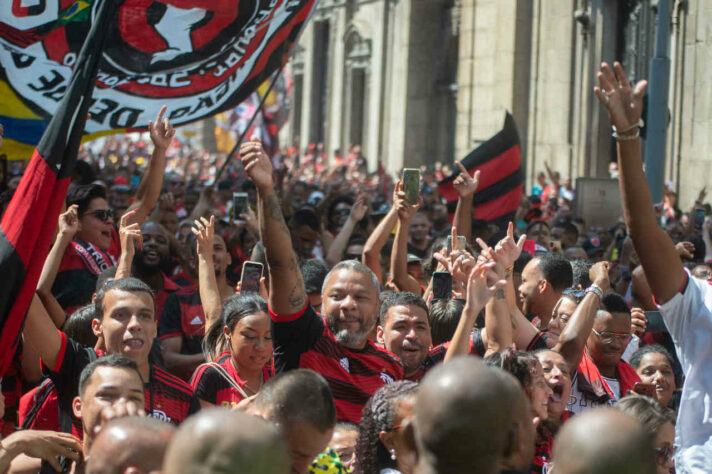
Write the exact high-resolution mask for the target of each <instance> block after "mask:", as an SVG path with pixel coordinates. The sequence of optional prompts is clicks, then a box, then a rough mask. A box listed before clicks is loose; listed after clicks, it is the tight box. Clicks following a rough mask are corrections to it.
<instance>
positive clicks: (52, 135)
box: [0, 0, 121, 375]
mask: <svg viewBox="0 0 712 474" xmlns="http://www.w3.org/2000/svg"><path fill="white" fill-rule="evenodd" d="M119 1H121V0H100V2H99V4H98V5H97V7H96V18H95V20H94V23H93V26H92V28H91V30H90V31H89V34H88V35H87V37H86V39H85V41H84V46H83V47H82V49H81V52H80V54H79V57H78V59H77V61H76V64H77V66H76V68H75V70H74V74H73V77H72V80H71V82H70V83H69V87H68V88H67V90H66V92H65V94H64V97H63V99H62V101H61V103H60V105H59V108H58V109H57V112H56V113H55V115H54V116H53V117H52V119H51V120H50V123H49V125H48V126H47V129H46V130H45V132H44V134H43V135H42V139H41V140H40V142H39V144H38V145H37V148H36V149H35V152H34V154H33V155H32V159H31V160H30V164H29V166H28V167H27V169H26V170H25V174H24V175H23V177H22V181H20V184H19V186H18V187H17V190H16V191H15V194H14V196H13V198H12V201H10V204H9V205H8V207H7V211H6V212H5V215H4V216H3V219H2V223H0V275H2V278H3V284H2V285H0V375H2V374H4V373H5V370H6V369H7V366H8V363H9V362H10V360H11V358H12V356H13V354H14V353H15V350H16V348H17V344H18V341H19V338H20V333H21V329H22V325H23V323H24V319H25V315H26V314H27V309H28V307H29V305H30V302H31V300H32V296H33V295H34V293H35V289H36V288H37V281H38V279H39V275H40V272H41V271H42V266H43V264H44V261H45V259H46V258H47V254H48V253H49V248H50V244H51V240H52V234H53V232H54V229H55V227H56V225H57V219H58V218H59V213H60V210H61V208H62V202H63V201H64V198H65V195H66V193H67V188H68V187H69V182H70V178H71V175H72V173H73V171H74V165H75V163H76V158H77V151H78V149H79V143H80V140H81V137H82V133H83V131H84V126H85V124H86V120H87V113H88V110H89V106H90V105H91V96H92V91H93V90H94V82H95V81H94V79H95V76H96V71H97V67H98V64H99V58H100V56H101V51H102V49H103V46H104V41H105V36H106V28H105V27H104V25H106V24H107V22H108V21H109V20H111V18H112V17H113V15H115V13H116V7H117V4H118V2H119Z"/></svg>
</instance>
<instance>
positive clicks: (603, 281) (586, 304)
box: [553, 262, 611, 373]
mask: <svg viewBox="0 0 712 474" xmlns="http://www.w3.org/2000/svg"><path fill="white" fill-rule="evenodd" d="M589 278H590V279H591V281H592V282H593V286H594V287H597V288H598V289H599V290H600V291H601V295H602V294H603V293H605V292H606V291H608V290H609V289H610V287H611V282H610V280H609V278H608V262H598V263H597V264H595V265H594V266H593V267H591V270H590V271H589ZM600 305H601V298H600V296H599V295H598V294H596V293H595V292H594V291H587V292H586V295H585V296H584V297H583V300H581V302H580V303H579V304H578V306H576V310H575V311H574V313H573V314H572V315H571V319H570V320H569V322H568V323H567V324H566V327H565V328H564V330H563V331H562V332H561V335H560V336H559V341H558V342H557V343H556V345H555V346H554V348H553V350H554V351H556V352H558V353H560V354H561V355H562V356H563V357H564V359H565V360H566V362H567V363H568V365H569V368H570V370H571V371H572V373H573V371H575V370H576V367H578V365H579V362H581V357H583V350H584V348H585V347H586V340H587V339H588V336H589V335H590V334H591V329H593V321H594V320H595V316H596V311H598V307H599V306H600Z"/></svg>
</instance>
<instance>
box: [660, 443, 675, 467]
mask: <svg viewBox="0 0 712 474" xmlns="http://www.w3.org/2000/svg"><path fill="white" fill-rule="evenodd" d="M655 455H656V456H657V458H658V464H665V463H667V462H668V461H670V460H671V459H672V458H673V457H674V456H675V447H674V446H663V447H662V448H655Z"/></svg>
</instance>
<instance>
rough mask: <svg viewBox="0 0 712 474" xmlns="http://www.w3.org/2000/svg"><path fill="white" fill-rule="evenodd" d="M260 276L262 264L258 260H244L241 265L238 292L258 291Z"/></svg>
mask: <svg viewBox="0 0 712 474" xmlns="http://www.w3.org/2000/svg"><path fill="white" fill-rule="evenodd" d="M260 278H262V264H261V263H258V262H245V263H244V264H243V265H242V276H241V278H240V282H241V289H240V292H242V293H259V292H260Z"/></svg>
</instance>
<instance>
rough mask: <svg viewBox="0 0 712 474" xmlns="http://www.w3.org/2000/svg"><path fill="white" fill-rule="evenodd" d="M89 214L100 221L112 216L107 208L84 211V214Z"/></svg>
mask: <svg viewBox="0 0 712 474" xmlns="http://www.w3.org/2000/svg"><path fill="white" fill-rule="evenodd" d="M87 214H91V215H92V216H94V217H96V218H97V219H99V220H100V221H101V222H106V221H108V220H109V219H111V218H112V217H113V214H112V213H111V211H110V210H109V209H94V210H93V211H89V212H85V213H84V215H85V216H86V215H87Z"/></svg>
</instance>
